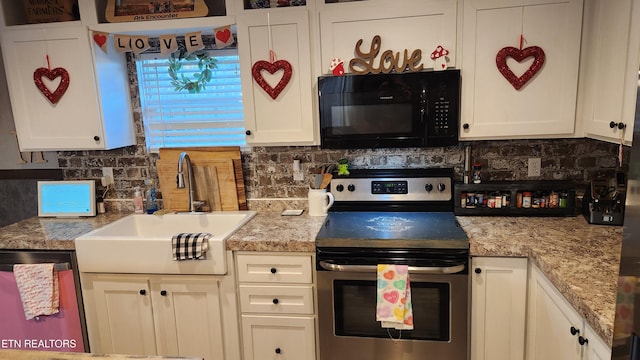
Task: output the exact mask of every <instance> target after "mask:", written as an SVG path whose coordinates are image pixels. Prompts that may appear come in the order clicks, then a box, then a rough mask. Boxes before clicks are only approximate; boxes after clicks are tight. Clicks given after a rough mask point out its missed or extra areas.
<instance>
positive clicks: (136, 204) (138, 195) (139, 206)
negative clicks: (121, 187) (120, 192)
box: [133, 186, 144, 214]
mask: <svg viewBox="0 0 640 360" xmlns="http://www.w3.org/2000/svg"><path fill="white" fill-rule="evenodd" d="M133 211H134V212H135V213H136V214H144V203H143V200H142V190H140V187H139V186H136V188H135V191H134V192H133Z"/></svg>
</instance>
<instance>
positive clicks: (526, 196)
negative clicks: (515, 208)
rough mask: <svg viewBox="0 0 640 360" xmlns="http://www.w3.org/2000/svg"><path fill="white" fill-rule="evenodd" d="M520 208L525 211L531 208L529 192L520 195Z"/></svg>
mask: <svg viewBox="0 0 640 360" xmlns="http://www.w3.org/2000/svg"><path fill="white" fill-rule="evenodd" d="M522 207H523V208H527V209H528V208H530V207H531V192H529V191H525V192H523V193H522Z"/></svg>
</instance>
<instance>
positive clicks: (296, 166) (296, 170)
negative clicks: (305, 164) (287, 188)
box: [293, 159, 304, 181]
mask: <svg viewBox="0 0 640 360" xmlns="http://www.w3.org/2000/svg"><path fill="white" fill-rule="evenodd" d="M303 180H304V173H303V172H302V165H301V164H300V160H298V159H295V160H293V181H303Z"/></svg>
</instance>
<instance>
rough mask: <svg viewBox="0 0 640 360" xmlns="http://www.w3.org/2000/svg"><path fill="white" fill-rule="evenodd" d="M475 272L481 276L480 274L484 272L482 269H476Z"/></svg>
mask: <svg viewBox="0 0 640 360" xmlns="http://www.w3.org/2000/svg"><path fill="white" fill-rule="evenodd" d="M473 271H475V273H476V274H480V273H481V272H482V269H480V268H476V269H475V270H473Z"/></svg>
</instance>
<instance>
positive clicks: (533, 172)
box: [529, 158, 542, 177]
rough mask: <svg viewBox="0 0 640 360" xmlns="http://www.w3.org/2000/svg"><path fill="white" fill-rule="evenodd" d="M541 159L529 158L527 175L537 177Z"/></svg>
mask: <svg viewBox="0 0 640 360" xmlns="http://www.w3.org/2000/svg"><path fill="white" fill-rule="evenodd" d="M541 167H542V161H541V160H540V158H529V177H539V176H540V168H541Z"/></svg>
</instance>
